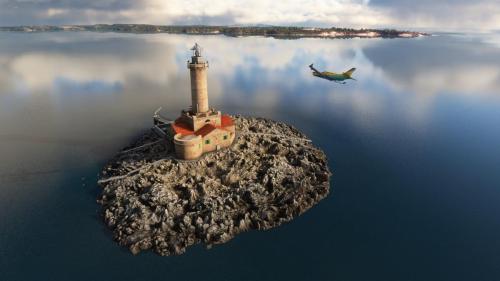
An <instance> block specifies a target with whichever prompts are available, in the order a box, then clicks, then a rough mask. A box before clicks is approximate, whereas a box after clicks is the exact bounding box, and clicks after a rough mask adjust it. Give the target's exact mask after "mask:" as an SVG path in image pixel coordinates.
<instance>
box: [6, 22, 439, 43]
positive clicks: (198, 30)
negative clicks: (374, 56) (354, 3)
mask: <svg viewBox="0 0 500 281" xmlns="http://www.w3.org/2000/svg"><path fill="white" fill-rule="evenodd" d="M0 31H4V32H5V31H6V32H63V31H66V32H68V31H69V32H77V31H91V32H117V33H136V34H155V33H169V34H188V35H225V36H230V37H242V36H264V37H273V38H277V39H299V38H340V39H348V38H415V37H421V36H429V35H430V34H429V33H425V32H416V31H400V30H395V29H364V28H362V29H353V28H338V27H331V28H319V27H293V26H292V27H287V26H208V25H148V24H95V25H25V26H5V27H0Z"/></svg>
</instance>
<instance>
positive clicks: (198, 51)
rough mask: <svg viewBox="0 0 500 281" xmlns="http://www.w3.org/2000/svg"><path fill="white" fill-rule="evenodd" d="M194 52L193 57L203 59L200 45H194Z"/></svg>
mask: <svg viewBox="0 0 500 281" xmlns="http://www.w3.org/2000/svg"><path fill="white" fill-rule="evenodd" d="M191 50H192V51H193V56H194V57H201V47H200V45H198V43H194V46H193V48H191Z"/></svg>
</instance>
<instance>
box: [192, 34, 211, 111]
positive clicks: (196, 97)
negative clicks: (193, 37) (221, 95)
mask: <svg viewBox="0 0 500 281" xmlns="http://www.w3.org/2000/svg"><path fill="white" fill-rule="evenodd" d="M191 50H192V51H193V56H192V57H191V61H188V64H187V65H188V68H189V71H190V74H191V111H192V112H193V113H195V114H197V113H205V112H208V110H209V108H208V89H207V68H208V62H207V61H205V59H204V58H203V57H202V56H201V48H200V45H198V43H196V44H195V45H194V47H193V48H191Z"/></svg>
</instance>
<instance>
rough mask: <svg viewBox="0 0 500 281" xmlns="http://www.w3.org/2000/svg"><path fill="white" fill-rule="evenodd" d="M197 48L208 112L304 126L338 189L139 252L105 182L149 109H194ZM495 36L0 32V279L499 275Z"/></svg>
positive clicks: (499, 118) (499, 121) (498, 48)
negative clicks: (227, 234) (234, 233)
mask: <svg viewBox="0 0 500 281" xmlns="http://www.w3.org/2000/svg"><path fill="white" fill-rule="evenodd" d="M194 42H198V43H199V44H200V45H201V46H202V47H204V56H206V57H207V59H208V60H209V62H210V68H209V72H208V75H209V78H208V79H209V85H208V87H209V98H210V105H211V106H213V107H215V108H218V109H220V110H222V111H223V112H226V113H229V114H238V113H239V114H244V115H254V116H262V117H266V118H271V119H275V120H278V121H284V122H286V123H288V124H291V125H293V126H294V127H296V128H298V129H299V130H301V131H302V132H304V133H305V134H306V135H307V136H309V137H310V138H311V139H312V141H313V144H314V145H315V146H318V147H319V148H321V149H322V150H323V151H325V153H326V154H327V157H328V160H329V165H330V169H331V170H332V171H333V172H334V176H333V177H332V185H331V194H330V195H329V196H328V197H327V198H326V199H324V200H323V201H321V202H320V203H319V204H318V205H317V206H315V207H313V208H312V209H311V210H309V211H308V212H306V213H305V214H303V215H302V216H300V217H298V218H297V219H295V220H294V221H292V222H291V223H288V224H285V225H283V226H281V227H279V228H276V229H272V230H269V231H251V232H248V233H244V234H242V235H240V236H238V237H237V238H235V239H233V240H232V241H230V242H229V243H226V244H224V245H219V246H217V247H214V248H213V249H211V250H206V249H204V248H203V247H195V248H192V249H190V251H188V252H187V253H186V254H184V255H182V256H175V257H160V256H157V255H155V254H153V253H141V254H140V255H138V256H133V255H131V254H130V253H129V251H128V250H127V249H125V248H122V247H119V246H118V245H117V244H116V243H115V242H114V241H113V240H112V234H111V233H110V232H109V231H108V230H107V227H106V226H105V224H104V223H103V222H102V218H101V217H100V214H99V209H100V207H99V205H98V204H97V203H96V202H95V199H96V197H97V195H98V194H99V192H100V190H99V188H98V186H97V184H96V181H97V174H98V172H99V171H100V170H101V168H102V167H103V166H104V164H105V163H106V162H107V161H108V160H109V159H111V157H113V155H115V154H116V152H117V151H119V150H120V149H121V148H123V147H125V146H126V145H128V144H129V143H130V141H131V140H132V139H134V138H135V137H137V136H138V135H140V134H141V133H142V132H143V131H144V130H147V129H148V128H149V126H151V122H152V120H151V115H152V113H153V112H154V111H155V110H156V109H157V108H158V107H159V106H162V107H163V111H162V114H163V115H166V116H172V117H174V116H176V115H178V113H179V110H180V109H181V108H185V107H186V106H187V105H188V104H189V88H188V87H189V80H188V79H189V76H188V72H187V68H186V65H185V62H186V60H187V59H188V57H189V55H190V51H189V47H192V45H193V44H194ZM499 42H500V40H499V36H498V34H484V35H464V34H439V36H433V37H425V38H418V39H412V40H406V39H395V40H383V39H373V40H358V39H353V40H321V39H301V40H275V39H271V38H258V37H251V38H229V37H223V36H177V35H166V34H161V35H133V34H114V33H102V34H101V33H85V32H82V33H40V34H19V33H0V120H1V122H0V155H1V160H2V161H0V280H33V279H47V280H49V279H50V280H151V279H159V280H161V279H180V278H183V279H184V280H195V279H200V280H201V279H203V280H236V279H237V280H306V279H307V280H495V279H498V277H499V276H500V268H499V267H498V264H500V257H499V255H498V253H499V252H500V245H499V244H498V234H499V233H500V220H499V219H498V216H497V214H498V212H499V207H498V206H499V205H498V201H499V199H500V189H499V183H500V173H498V171H499V168H500V150H499V149H498V143H500V96H499V93H500V78H499V77H500V74H499V70H498V65H500V44H499ZM312 62H314V65H315V66H316V67H317V68H319V69H320V70H330V71H342V70H346V69H349V68H350V67H353V66H354V67H357V71H356V72H355V73H354V77H355V78H356V79H358V81H357V82H352V83H349V84H347V85H337V84H333V83H330V82H328V81H325V80H320V79H318V78H315V77H312V76H311V75H310V73H309V70H308V68H307V65H309V64H310V63H312Z"/></svg>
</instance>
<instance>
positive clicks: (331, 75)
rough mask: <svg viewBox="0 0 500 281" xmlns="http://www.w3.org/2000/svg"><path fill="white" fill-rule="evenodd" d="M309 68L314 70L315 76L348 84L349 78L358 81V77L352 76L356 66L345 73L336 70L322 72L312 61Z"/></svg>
mask: <svg viewBox="0 0 500 281" xmlns="http://www.w3.org/2000/svg"><path fill="white" fill-rule="evenodd" d="M309 68H310V69H311V70H312V71H313V73H312V74H313V75H314V76H316V77H319V78H323V79H326V80H329V81H333V82H335V83H339V84H346V81H345V80H349V79H351V80H354V81H356V79H354V78H352V77H351V75H352V73H353V72H354V71H355V70H356V68H351V69H349V70H348V71H346V72H343V73H335V72H328V71H323V72H320V71H318V70H317V69H316V68H314V66H313V64H312V63H311V64H310V65H309Z"/></svg>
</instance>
